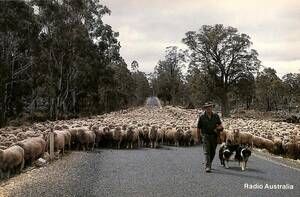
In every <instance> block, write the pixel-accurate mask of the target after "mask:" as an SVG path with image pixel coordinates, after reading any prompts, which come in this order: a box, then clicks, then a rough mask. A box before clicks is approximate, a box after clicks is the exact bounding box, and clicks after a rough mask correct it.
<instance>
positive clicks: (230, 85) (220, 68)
mask: <svg viewBox="0 0 300 197" xmlns="http://www.w3.org/2000/svg"><path fill="white" fill-rule="evenodd" d="M183 42H184V43H185V44H186V45H187V46H188V48H189V50H190V58H191V62H190V65H192V66H194V67H198V68H199V70H201V71H202V72H204V73H206V74H207V75H208V76H209V79H210V80H212V81H213V84H212V85H211V87H210V89H211V91H213V92H214V94H215V95H216V96H217V98H218V99H219V101H220V103H221V106H222V114H223V116H228V115H229V112H230V108H229V98H228V96H229V93H230V92H232V91H233V89H234V86H235V85H236V82H237V81H238V80H239V79H240V78H241V77H242V76H243V75H244V74H245V73H253V72H256V71H257V70H258V68H259V66H260V61H259V60H258V58H257V57H258V53H257V52H256V51H255V50H254V49H251V48H250V47H251V44H252V43H251V41H250V37H249V36H248V35H246V34H243V33H242V34H240V33H239V32H238V30H237V29H236V28H233V27H224V26H223V25H220V24H217V25H214V26H209V25H204V26H202V27H201V28H200V29H199V31H198V32H196V31H189V32H187V33H186V37H185V38H183Z"/></svg>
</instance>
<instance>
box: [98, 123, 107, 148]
mask: <svg viewBox="0 0 300 197" xmlns="http://www.w3.org/2000/svg"><path fill="white" fill-rule="evenodd" d="M106 129H107V130H109V128H108V127H104V128H98V129H94V133H95V135H96V139H95V144H96V145H97V147H101V145H102V143H103V141H104V139H103V138H104V132H105V131H104V130H106Z"/></svg>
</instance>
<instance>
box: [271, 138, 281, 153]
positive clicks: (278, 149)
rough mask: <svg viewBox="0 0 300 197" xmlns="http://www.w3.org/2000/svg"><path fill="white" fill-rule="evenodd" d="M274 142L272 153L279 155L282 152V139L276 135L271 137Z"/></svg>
mask: <svg viewBox="0 0 300 197" xmlns="http://www.w3.org/2000/svg"><path fill="white" fill-rule="evenodd" d="M273 142H274V154H276V155H279V154H282V153H283V148H282V140H281V139H280V138H278V137H276V138H274V139H273Z"/></svg>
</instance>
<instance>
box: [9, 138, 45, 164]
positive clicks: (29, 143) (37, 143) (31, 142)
mask: <svg viewBox="0 0 300 197" xmlns="http://www.w3.org/2000/svg"><path fill="white" fill-rule="evenodd" d="M15 145H18V146H20V147H22V148H23V149H24V160H25V164H29V165H31V164H32V162H33V161H35V160H36V159H38V158H40V157H41V156H42V155H43V154H44V153H45V151H46V142H45V140H44V139H43V138H41V137H35V138H29V139H26V140H23V141H20V142H17V143H15Z"/></svg>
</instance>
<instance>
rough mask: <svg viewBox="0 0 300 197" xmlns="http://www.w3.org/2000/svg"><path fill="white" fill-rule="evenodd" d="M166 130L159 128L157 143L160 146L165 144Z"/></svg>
mask: <svg viewBox="0 0 300 197" xmlns="http://www.w3.org/2000/svg"><path fill="white" fill-rule="evenodd" d="M164 136H165V130H164V129H161V128H158V130H157V145H158V146H159V147H160V146H161V145H163V144H164Z"/></svg>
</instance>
